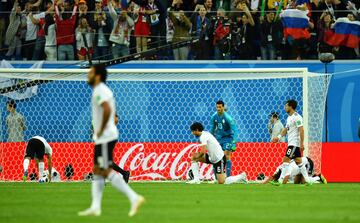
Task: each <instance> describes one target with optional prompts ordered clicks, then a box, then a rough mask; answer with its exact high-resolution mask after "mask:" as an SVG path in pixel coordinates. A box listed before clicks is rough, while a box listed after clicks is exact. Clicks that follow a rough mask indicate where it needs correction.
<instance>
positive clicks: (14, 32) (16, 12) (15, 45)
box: [5, 0, 26, 60]
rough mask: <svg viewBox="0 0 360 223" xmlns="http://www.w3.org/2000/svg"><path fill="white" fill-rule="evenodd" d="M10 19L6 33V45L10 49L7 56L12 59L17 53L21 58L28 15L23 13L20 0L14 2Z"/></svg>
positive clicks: (17, 57)
mask: <svg viewBox="0 0 360 223" xmlns="http://www.w3.org/2000/svg"><path fill="white" fill-rule="evenodd" d="M9 20H10V23H9V25H8V28H7V30H6V35H5V45H7V46H8V47H9V49H8V51H7V53H6V55H5V56H6V57H7V58H9V59H11V57H13V56H14V53H15V59H17V60H19V59H20V58H21V45H22V42H21V36H22V34H24V32H26V17H25V16H24V14H22V13H21V7H20V5H19V2H18V0H15V2H14V6H13V8H12V10H11V14H10V16H9Z"/></svg>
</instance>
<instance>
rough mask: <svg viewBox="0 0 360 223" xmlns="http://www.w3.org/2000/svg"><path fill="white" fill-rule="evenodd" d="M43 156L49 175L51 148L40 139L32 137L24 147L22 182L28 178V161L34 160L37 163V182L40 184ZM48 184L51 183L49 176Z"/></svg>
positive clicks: (42, 173) (39, 137)
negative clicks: (45, 158) (45, 157)
mask: <svg viewBox="0 0 360 223" xmlns="http://www.w3.org/2000/svg"><path fill="white" fill-rule="evenodd" d="M44 155H46V156H47V165H48V170H49V172H50V173H51V169H52V148H51V147H50V145H49V143H47V141H46V140H45V139H44V138H43V137H41V136H34V137H32V138H31V139H30V140H29V142H28V143H27V145H26V150H25V158H24V162H23V164H24V176H23V181H26V179H27V177H28V174H29V172H28V170H29V165H30V160H32V159H35V161H36V163H38V169H39V175H38V176H39V182H42V178H41V177H42V176H43V175H44V166H45V165H44ZM48 179H49V182H51V175H49V178H48Z"/></svg>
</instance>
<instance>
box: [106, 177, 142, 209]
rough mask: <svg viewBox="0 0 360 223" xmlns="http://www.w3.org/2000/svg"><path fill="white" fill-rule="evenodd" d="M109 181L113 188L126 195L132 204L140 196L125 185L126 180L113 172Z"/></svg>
mask: <svg viewBox="0 0 360 223" xmlns="http://www.w3.org/2000/svg"><path fill="white" fill-rule="evenodd" d="M108 179H109V180H110V182H111V185H113V187H115V188H116V189H117V190H118V191H120V192H122V193H124V194H125V195H126V196H127V197H128V199H129V200H130V202H131V203H132V204H133V203H135V202H136V200H137V198H138V197H139V195H138V194H137V193H135V191H133V189H131V188H130V187H129V185H128V184H126V183H125V181H124V179H123V178H122V177H121V176H120V175H118V174H116V173H115V172H114V171H111V172H110V174H109V176H108Z"/></svg>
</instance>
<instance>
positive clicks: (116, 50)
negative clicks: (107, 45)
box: [111, 43, 130, 59]
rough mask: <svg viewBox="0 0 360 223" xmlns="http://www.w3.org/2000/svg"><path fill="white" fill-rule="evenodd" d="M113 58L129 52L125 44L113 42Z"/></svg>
mask: <svg viewBox="0 0 360 223" xmlns="http://www.w3.org/2000/svg"><path fill="white" fill-rule="evenodd" d="M111 51H112V54H113V57H114V59H116V58H119V57H123V56H127V55H129V54H130V52H129V47H128V46H127V45H125V44H117V43H113V44H112V48H111Z"/></svg>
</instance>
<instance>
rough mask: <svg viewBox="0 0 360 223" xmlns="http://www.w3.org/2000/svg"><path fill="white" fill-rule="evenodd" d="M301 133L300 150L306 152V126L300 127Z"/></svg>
mask: <svg viewBox="0 0 360 223" xmlns="http://www.w3.org/2000/svg"><path fill="white" fill-rule="evenodd" d="M299 133H300V150H301V152H303V151H304V126H300V127H299Z"/></svg>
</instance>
